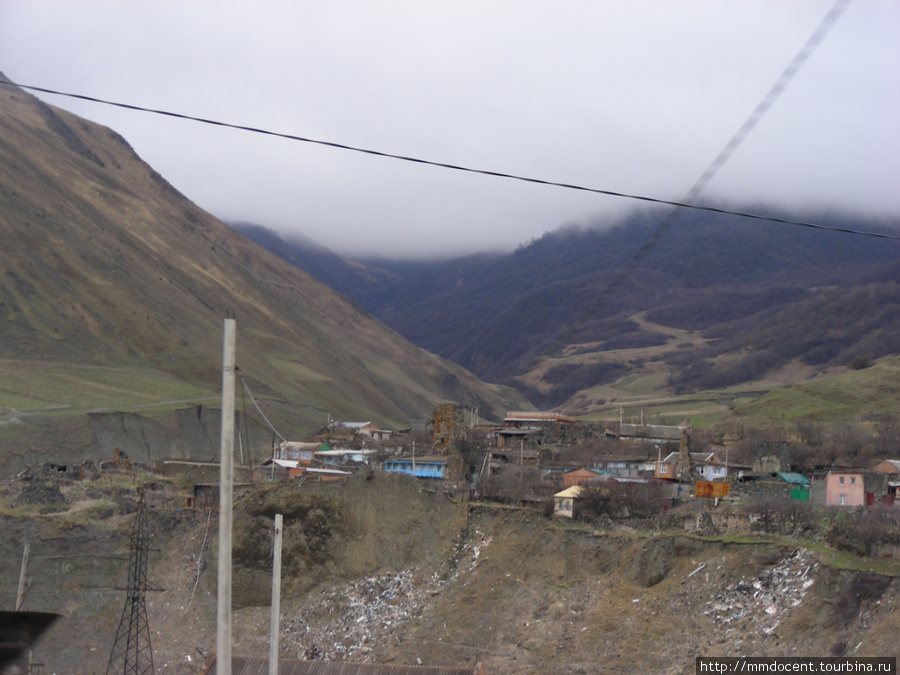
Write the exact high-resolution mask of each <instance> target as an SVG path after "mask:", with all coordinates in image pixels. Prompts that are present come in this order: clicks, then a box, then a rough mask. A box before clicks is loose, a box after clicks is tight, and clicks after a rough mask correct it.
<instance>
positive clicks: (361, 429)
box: [334, 422, 381, 438]
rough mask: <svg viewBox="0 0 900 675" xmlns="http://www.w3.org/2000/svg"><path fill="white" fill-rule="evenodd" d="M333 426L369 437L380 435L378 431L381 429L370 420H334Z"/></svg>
mask: <svg viewBox="0 0 900 675" xmlns="http://www.w3.org/2000/svg"><path fill="white" fill-rule="evenodd" d="M334 426H335V427H336V428H338V429H349V430H350V431H352V432H354V433H357V434H362V435H363V436H368V437H370V438H375V437H376V436H380V434H379V432H380V431H381V430H380V429H379V428H378V427H377V426H375V425H374V424H372V423H371V422H335V423H334Z"/></svg>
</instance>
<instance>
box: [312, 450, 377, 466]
mask: <svg viewBox="0 0 900 675" xmlns="http://www.w3.org/2000/svg"><path fill="white" fill-rule="evenodd" d="M326 447H327V446H326ZM374 453H375V451H374V450H351V449H349V448H334V449H331V448H328V449H327V450H317V451H316V453H315V456H314V459H316V460H318V461H319V462H321V463H322V464H324V465H326V466H344V465H346V464H368V463H369V457H370V456H371V455H372V454H374Z"/></svg>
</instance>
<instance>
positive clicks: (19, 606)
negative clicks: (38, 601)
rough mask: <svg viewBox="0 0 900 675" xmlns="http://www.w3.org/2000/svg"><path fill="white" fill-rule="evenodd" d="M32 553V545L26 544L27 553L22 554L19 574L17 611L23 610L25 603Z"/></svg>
mask: <svg viewBox="0 0 900 675" xmlns="http://www.w3.org/2000/svg"><path fill="white" fill-rule="evenodd" d="M30 551H31V544H29V543H28V542H27V541H26V542H25V551H24V553H22V570H21V571H20V572H19V590H18V592H17V593H16V611H17V612H18V611H19V610H20V609H22V603H23V602H25V570H26V569H27V568H28V554H29V552H30Z"/></svg>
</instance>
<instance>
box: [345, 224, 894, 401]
mask: <svg viewBox="0 0 900 675" xmlns="http://www.w3.org/2000/svg"><path fill="white" fill-rule="evenodd" d="M760 210H762V209H760ZM664 217H665V216H664V214H663V213H661V212H660V211H658V210H656V211H644V212H640V213H637V214H635V215H634V216H632V217H631V218H630V219H628V220H627V221H626V222H624V223H621V224H619V225H618V226H616V227H612V228H608V229H605V230H598V229H578V228H572V227H569V228H562V229H560V230H558V231H556V232H553V233H549V234H547V235H545V236H544V237H542V238H540V239H538V240H536V241H532V242H530V243H529V244H527V245H523V246H521V247H520V248H519V249H518V250H516V251H515V252H513V253H511V254H509V255H493V256H487V255H485V256H470V257H466V258H459V259H454V260H449V261H438V262H419V263H411V262H409V261H403V262H396V261H390V260H382V259H379V260H362V261H360V262H362V263H364V264H365V265H367V267H368V268H370V269H380V270H382V272H381V273H380V276H378V277H373V278H378V279H381V281H370V280H367V279H366V278H364V277H362V276H361V275H356V276H355V277H353V278H352V280H353V284H354V286H353V287H349V288H346V291H347V293H348V294H349V295H350V296H351V297H352V298H354V299H355V300H356V301H357V302H359V303H360V304H361V305H362V306H363V307H365V308H366V309H367V310H368V311H370V312H372V313H373V314H374V315H375V316H378V317H379V318H380V319H382V320H383V321H384V322H385V323H387V324H388V325H390V326H392V327H393V328H395V329H396V330H397V331H399V332H400V333H402V334H403V335H405V336H406V337H408V338H409V339H410V340H412V341H413V342H415V343H416V344H419V345H421V346H422V347H424V348H426V349H428V350H430V351H434V352H435V353H438V354H440V355H442V356H444V357H446V358H449V359H452V360H454V361H455V362H457V363H460V364H462V365H463V366H465V367H466V368H469V369H471V370H472V371H473V372H475V373H477V374H479V375H480V376H481V377H484V378H487V379H489V380H491V381H499V382H508V383H513V382H514V383H516V384H517V386H520V387H521V388H523V390H526V391H529V392H530V395H531V396H532V397H533V400H534V401H535V402H536V403H538V404H539V405H546V406H558V405H562V404H563V403H565V402H566V401H567V399H569V398H570V397H571V396H573V395H574V394H575V393H576V392H579V391H582V392H584V390H587V389H590V388H591V387H594V386H597V385H602V384H604V383H606V382H609V381H612V380H615V379H617V378H620V377H623V376H627V375H629V374H634V373H636V372H639V371H640V369H641V368H642V367H643V364H644V363H646V361H647V360H648V359H651V358H652V359H654V360H656V361H661V362H663V363H665V364H666V368H665V371H666V372H668V373H669V374H670V375H671V377H670V378H669V379H666V380H664V381H663V383H662V384H663V386H667V385H668V384H671V385H672V386H673V387H674V388H675V389H676V390H697V389H710V388H718V387H722V386H730V385H734V384H737V383H741V382H748V381H752V380H754V379H755V378H757V377H758V376H759V375H760V374H761V373H764V372H766V371H768V370H771V369H777V368H779V367H781V366H784V365H785V364H787V363H789V362H790V361H792V360H794V359H802V360H804V361H805V362H806V363H809V364H812V365H816V366H827V365H831V366H834V365H845V364H848V363H850V362H851V361H854V360H857V361H859V362H864V361H866V360H871V359H876V358H880V357H882V356H885V355H888V354H895V353H900V339H897V338H895V337H893V336H896V335H897V334H898V328H900V297H898V294H897V291H896V286H895V282H896V281H897V280H898V276H900V275H898V268H897V267H896V260H897V259H898V256H900V243H897V242H893V241H886V240H883V239H876V238H869V237H860V236H852V235H849V234H845V233H838V232H826V231H821V230H811V229H805V228H799V227H791V226H786V225H776V224H772V223H765V222H759V221H748V220H742V219H739V218H734V217H727V216H722V215H717V214H711V213H697V212H687V213H683V214H682V215H681V217H680V218H679V219H678V220H677V222H676V224H675V225H674V226H673V227H671V228H670V229H669V230H668V231H666V233H665V236H663V237H662V238H661V239H660V240H659V242H658V243H657V245H656V246H655V247H654V248H652V250H650V251H649V253H646V254H642V255H641V256H640V259H639V260H638V261H637V262H635V263H633V264H632V261H633V259H634V258H635V255H636V253H637V252H638V251H639V250H640V249H641V247H642V246H643V245H644V244H645V242H647V241H649V240H651V238H652V237H653V236H654V232H655V230H656V228H657V227H658V225H659V223H660V221H661V220H662V219H663V218H664ZM814 220H816V221H817V222H822V223H826V224H831V225H837V226H851V227H856V228H859V229H870V230H878V229H881V228H885V227H888V225H887V224H885V223H875V222H868V223H858V222H852V221H851V220H850V219H849V218H838V217H835V216H827V215H822V216H816V217H815V218H814ZM389 275H393V277H391V276H389ZM345 283H346V280H345ZM423 316H428V317H429V318H430V320H429V321H423V320H422V317H423ZM685 332H692V333H694V334H695V336H694V338H693V339H692V341H688V342H686V341H685V340H683V339H679V338H677V337H676V336H677V335H678V334H679V333H685ZM642 349H644V350H649V351H647V352H646V353H640V350H642ZM613 352H620V354H619V355H614V354H613ZM625 352H627V353H628V355H627V358H626V357H623V356H622V354H625ZM725 355H727V356H728V358H726V359H725V361H724V362H716V360H717V359H718V360H719V361H721V358H720V357H722V356H725ZM623 358H625V360H623ZM659 388H662V387H659ZM586 397H587V398H589V396H588V395H583V396H582V397H581V403H582V404H583V403H584V399H585V398H586Z"/></svg>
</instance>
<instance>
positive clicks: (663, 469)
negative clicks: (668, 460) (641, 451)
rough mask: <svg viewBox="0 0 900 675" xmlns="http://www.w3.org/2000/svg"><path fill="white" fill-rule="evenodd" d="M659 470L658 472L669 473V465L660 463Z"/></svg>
mask: <svg viewBox="0 0 900 675" xmlns="http://www.w3.org/2000/svg"><path fill="white" fill-rule="evenodd" d="M659 472H660V473H669V465H668V464H660V465H659Z"/></svg>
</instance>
